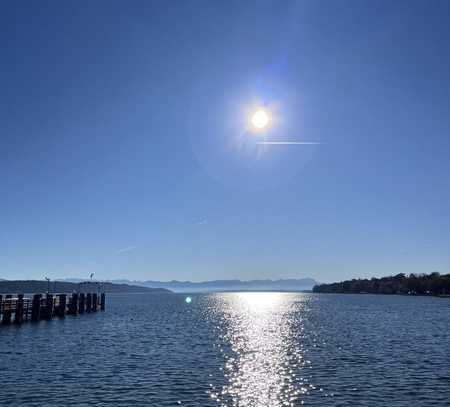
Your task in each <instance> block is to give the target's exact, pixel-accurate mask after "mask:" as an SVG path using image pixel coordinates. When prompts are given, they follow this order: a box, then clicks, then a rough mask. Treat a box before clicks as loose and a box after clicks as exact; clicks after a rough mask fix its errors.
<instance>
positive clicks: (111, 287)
mask: <svg viewBox="0 0 450 407" xmlns="http://www.w3.org/2000/svg"><path fill="white" fill-rule="evenodd" d="M79 282H81V280H79V281H76V282H70V281H51V282H50V290H51V291H52V292H54V293H58V292H59V293H71V292H72V291H74V290H79V289H80V285H79V284H78V283H79ZM90 285H91V286H92V287H90V290H91V291H92V292H94V291H96V290H97V284H90ZM47 288H48V285H47V281H41V280H0V293H1V294H16V293H17V294H19V293H29V294H31V293H44V292H46V291H47ZM83 290H85V291H88V287H87V285H84V286H83ZM102 291H104V292H106V293H147V292H151V293H170V291H169V290H167V289H165V288H163V287H156V288H151V287H145V286H142V285H139V286H138V285H130V284H121V283H112V282H105V283H102Z"/></svg>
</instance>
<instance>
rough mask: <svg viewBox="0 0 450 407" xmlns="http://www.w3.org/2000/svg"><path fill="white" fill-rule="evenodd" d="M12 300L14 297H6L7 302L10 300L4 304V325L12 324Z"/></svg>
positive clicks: (9, 295)
mask: <svg viewBox="0 0 450 407" xmlns="http://www.w3.org/2000/svg"><path fill="white" fill-rule="evenodd" d="M11 298H12V295H11V294H8V295H7V296H5V300H8V299H9V301H7V302H5V303H4V304H3V318H2V324H3V325H9V324H10V323H11V315H12V312H11Z"/></svg>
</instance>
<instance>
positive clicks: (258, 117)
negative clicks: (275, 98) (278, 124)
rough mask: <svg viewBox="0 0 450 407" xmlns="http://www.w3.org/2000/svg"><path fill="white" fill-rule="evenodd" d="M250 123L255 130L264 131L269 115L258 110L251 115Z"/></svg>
mask: <svg viewBox="0 0 450 407" xmlns="http://www.w3.org/2000/svg"><path fill="white" fill-rule="evenodd" d="M251 122H252V125H253V126H254V127H255V128H257V129H264V128H265V127H267V125H268V124H269V115H268V114H267V112H266V111H265V110H262V109H259V110H257V111H256V112H255V113H253V115H252V118H251Z"/></svg>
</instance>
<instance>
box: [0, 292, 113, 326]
mask: <svg viewBox="0 0 450 407" xmlns="http://www.w3.org/2000/svg"><path fill="white" fill-rule="evenodd" d="M105 300H106V297H105V293H101V294H100V295H98V294H97V293H72V294H44V295H42V294H34V295H33V296H32V297H31V298H27V297H25V296H24V295H23V294H17V295H12V294H7V295H4V294H0V324H1V325H10V324H17V325H20V324H22V323H23V322H27V321H33V322H36V321H39V320H41V319H47V320H49V319H52V318H53V317H59V318H64V317H65V316H66V314H69V315H77V314H84V313H85V312H97V309H98V308H100V310H101V311H104V310H105Z"/></svg>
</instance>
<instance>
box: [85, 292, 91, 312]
mask: <svg viewBox="0 0 450 407" xmlns="http://www.w3.org/2000/svg"><path fill="white" fill-rule="evenodd" d="M91 311H92V294H91V293H86V312H91Z"/></svg>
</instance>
